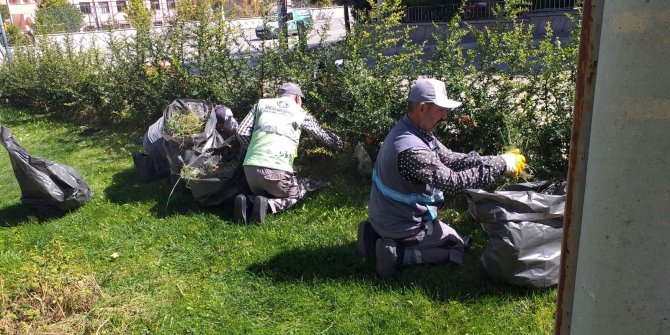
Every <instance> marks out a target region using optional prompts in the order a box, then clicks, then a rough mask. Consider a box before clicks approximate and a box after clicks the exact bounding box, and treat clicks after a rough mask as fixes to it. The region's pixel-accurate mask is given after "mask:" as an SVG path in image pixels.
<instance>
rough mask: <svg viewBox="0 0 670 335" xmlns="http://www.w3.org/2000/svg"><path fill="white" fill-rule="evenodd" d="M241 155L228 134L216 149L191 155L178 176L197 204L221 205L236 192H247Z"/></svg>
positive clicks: (234, 141) (243, 152)
mask: <svg viewBox="0 0 670 335" xmlns="http://www.w3.org/2000/svg"><path fill="white" fill-rule="evenodd" d="M244 154H245V151H240V146H239V143H238V142H237V141H236V139H235V138H234V137H231V138H229V139H227V140H226V141H224V144H223V145H221V146H220V147H218V148H210V149H208V150H207V151H205V152H203V153H201V154H199V155H197V156H194V155H192V156H191V160H190V161H189V162H188V164H186V165H185V166H184V167H183V168H182V171H181V175H180V177H181V178H182V179H183V180H184V181H185V184H186V187H187V188H189V189H190V190H191V193H192V194H193V197H194V198H195V199H196V200H197V201H198V202H199V203H201V204H203V205H205V206H218V205H221V204H222V203H224V202H226V201H228V200H231V199H233V198H234V197H235V196H236V195H238V194H249V193H251V191H250V190H249V185H248V184H247V179H246V178H245V176H244V168H243V166H242V163H243V162H244Z"/></svg>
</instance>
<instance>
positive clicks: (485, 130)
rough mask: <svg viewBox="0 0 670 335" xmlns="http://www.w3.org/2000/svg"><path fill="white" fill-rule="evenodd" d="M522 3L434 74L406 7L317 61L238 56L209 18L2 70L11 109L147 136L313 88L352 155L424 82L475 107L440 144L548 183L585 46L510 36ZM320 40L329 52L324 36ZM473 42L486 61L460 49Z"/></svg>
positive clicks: (43, 49) (449, 44) (436, 64)
mask: <svg viewBox="0 0 670 335" xmlns="http://www.w3.org/2000/svg"><path fill="white" fill-rule="evenodd" d="M521 2H522V1H507V2H506V9H505V10H504V11H501V12H500V13H498V23H497V24H495V25H493V26H490V27H488V28H487V29H483V30H477V29H474V28H472V27H469V26H462V25H461V22H459V21H458V20H457V17H458V16H456V17H455V19H454V20H452V22H451V23H450V24H449V32H448V33H445V34H444V35H441V36H436V39H437V45H436V50H435V55H434V57H433V58H432V59H430V60H423V59H424V58H422V56H423V50H424V49H423V44H416V43H414V42H412V41H411V39H410V37H409V33H410V30H409V28H407V27H405V26H403V25H401V24H400V19H401V15H402V13H401V11H400V10H399V8H401V7H400V6H399V2H398V1H396V2H385V5H384V7H383V8H379V9H376V12H374V13H373V14H372V15H369V17H382V18H384V19H383V20H381V22H378V21H375V20H368V21H365V20H362V21H358V22H355V23H354V24H353V28H352V31H351V33H350V34H349V35H348V36H347V38H346V39H344V40H342V41H340V42H337V43H322V44H320V45H318V46H317V47H310V48H307V46H306V45H305V44H304V43H300V42H299V41H298V40H297V38H295V37H291V38H290V40H291V41H290V43H288V45H289V46H285V45H284V44H279V46H277V47H269V46H265V44H261V45H260V46H259V47H257V48H255V49H254V48H252V49H244V50H241V51H240V50H239V48H241V47H242V46H243V45H244V43H242V44H240V41H242V40H244V39H245V38H244V35H243V34H242V33H241V32H240V31H238V30H236V29H235V28H234V27H231V26H229V25H228V24H227V21H225V20H224V19H223V17H221V16H219V15H216V14H212V13H211V12H210V11H199V12H198V13H199V14H197V15H198V17H197V21H194V22H193V21H192V22H184V21H182V20H177V21H176V22H175V23H174V24H173V26H172V27H170V28H168V29H167V30H165V31H164V32H163V33H156V32H150V31H145V30H141V31H139V32H138V35H137V38H133V39H124V40H114V39H112V38H111V35H110V42H109V46H108V48H107V50H106V51H105V52H102V51H97V50H91V49H89V50H88V51H81V50H80V49H79V48H78V46H75V45H73V44H72V43H71V40H70V42H69V43H66V44H65V45H64V46H57V45H55V44H53V43H50V42H48V41H47V39H46V38H40V39H39V41H38V47H30V48H23V49H19V50H17V51H16V52H15V55H14V58H13V59H12V61H11V62H5V63H4V64H3V65H2V67H1V68H0V77H1V78H0V89H1V90H2V95H3V98H4V99H6V101H8V103H10V104H13V105H16V106H20V107H23V108H27V109H31V110H32V111H34V112H35V113H50V114H51V115H53V116H54V117H58V118H61V119H64V120H71V121H73V122H82V121H84V122H98V123H100V124H101V125H106V126H109V127H120V126H128V125H134V126H135V127H138V128H144V127H146V126H147V125H148V124H149V123H150V122H152V121H153V120H155V118H157V117H158V116H159V115H161V113H162V110H163V108H165V106H166V105H167V104H168V103H169V102H170V101H171V100H173V99H176V98H202V99H210V100H212V101H215V102H218V103H224V104H226V105H228V106H230V107H231V108H232V109H233V111H234V113H235V115H236V117H238V118H241V117H242V116H244V115H245V114H246V112H247V111H248V110H249V108H250V107H251V106H252V104H253V103H254V102H255V101H256V100H257V99H259V98H261V97H264V96H272V95H274V93H275V90H276V87H277V86H278V85H279V84H280V83H282V82H283V81H288V80H291V81H295V82H298V83H300V84H301V85H302V86H303V88H304V91H305V92H306V94H307V99H306V108H307V109H308V110H309V111H310V112H312V113H314V114H316V115H317V117H318V118H320V119H321V120H323V122H324V123H325V124H326V125H327V126H329V127H331V128H334V129H335V130H337V131H338V132H340V133H341V134H342V135H343V136H344V137H345V138H346V140H347V141H349V142H352V143H353V142H358V141H363V140H365V139H366V138H367V139H370V138H372V141H370V143H371V144H370V149H372V151H375V149H376V148H377V147H378V144H379V142H380V141H382V140H383V138H384V136H385V135H386V133H387V132H388V131H389V129H390V128H391V127H392V126H393V124H394V123H395V121H396V120H397V119H398V118H399V117H400V116H401V115H402V114H403V113H405V110H406V103H405V99H406V92H407V88H408V84H409V83H411V82H412V81H413V80H414V79H416V78H417V77H418V76H428V77H436V78H440V79H443V80H445V81H447V83H448V87H449V90H450V94H451V95H452V96H456V97H459V98H460V99H461V100H463V101H464V107H462V108H460V109H458V110H454V111H453V112H452V113H451V114H452V120H450V122H445V124H444V128H443V129H441V130H440V133H439V136H440V138H441V139H442V140H443V142H445V143H447V144H449V146H451V147H453V148H454V149H457V150H465V151H467V150H477V151H479V152H481V153H485V154H490V153H498V152H501V151H503V150H505V149H506V148H508V147H519V148H520V149H521V150H522V151H524V152H525V153H526V154H527V155H528V157H529V161H530V164H531V166H532V167H533V169H534V172H535V175H536V176H537V177H549V176H561V175H565V173H566V171H567V155H568V143H569V136H570V124H571V113H572V100H573V95H574V92H573V90H574V76H575V65H576V58H577V45H578V40H577V36H578V35H577V34H576V32H575V34H574V36H573V37H572V38H571V41H570V43H568V44H567V45H563V44H560V43H558V42H557V40H556V39H555V38H554V36H553V35H552V34H551V29H547V30H548V31H549V33H548V34H547V36H546V37H545V38H544V39H543V41H542V42H541V43H540V44H539V45H537V44H536V43H533V39H532V36H531V27H528V26H527V25H524V24H521V23H513V24H512V23H510V22H515V21H514V20H512V21H510V19H513V18H514V17H515V15H516V14H517V13H518V12H519V11H520V10H521V9H519V8H521V7H520V3H521ZM517 9H518V10H517ZM313 33H316V34H320V35H321V36H322V38H325V35H324V34H325V33H326V32H325V31H320V32H313ZM466 34H471V35H473V36H474V37H475V39H476V41H477V47H475V48H474V49H468V50H466V49H464V48H463V47H462V45H461V43H460V41H461V40H462V38H463V37H464V36H465V35H466ZM257 44H258V43H255V45H257ZM397 46H402V47H403V48H402V49H396V47H397ZM389 50H395V51H396V52H389ZM338 59H342V60H343V62H342V64H343V65H342V66H338V65H336V63H335V61H336V60H338ZM4 99H3V100H4Z"/></svg>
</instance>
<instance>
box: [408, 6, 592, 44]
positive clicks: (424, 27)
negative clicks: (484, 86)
mask: <svg viewBox="0 0 670 335" xmlns="http://www.w3.org/2000/svg"><path fill="white" fill-rule="evenodd" d="M568 13H569V14H571V15H573V16H575V17H577V18H578V16H579V12H577V11H560V12H535V13H531V14H529V15H527V16H525V17H523V18H521V21H523V22H526V23H528V24H532V25H533V26H534V28H535V29H534V35H535V36H537V37H541V36H544V34H545V33H546V26H547V22H550V23H551V27H552V29H553V31H554V35H556V36H559V37H567V36H568V35H569V34H570V31H572V30H573V29H576V28H577V27H576V26H575V24H574V22H572V21H571V20H570V19H569V18H568V17H567V15H566V14H568ZM494 23H495V20H475V21H464V23H463V24H470V25H472V26H474V27H476V28H478V29H483V28H484V27H485V26H489V25H492V24H494ZM407 25H409V26H413V27H415V29H414V30H413V31H412V35H411V36H412V40H413V41H416V42H422V41H428V44H434V43H435V39H434V38H433V36H432V34H433V33H439V32H445V31H447V29H448V27H447V23H445V22H435V23H432V22H426V23H408V24H407ZM436 26H437V27H436ZM473 41H474V40H473V38H472V37H471V36H468V37H466V38H465V42H466V43H467V42H473Z"/></svg>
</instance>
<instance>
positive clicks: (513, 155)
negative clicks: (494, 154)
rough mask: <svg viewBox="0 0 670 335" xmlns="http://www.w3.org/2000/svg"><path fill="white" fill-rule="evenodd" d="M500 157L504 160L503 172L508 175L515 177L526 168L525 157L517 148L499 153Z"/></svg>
mask: <svg viewBox="0 0 670 335" xmlns="http://www.w3.org/2000/svg"><path fill="white" fill-rule="evenodd" d="M500 157H502V158H503V159H504V160H505V166H506V171H505V174H506V175H508V176H512V177H516V176H518V175H519V174H521V171H523V170H524V169H525V168H526V157H524V156H523V155H522V154H521V151H520V150H519V149H512V150H510V151H508V152H506V153H504V154H502V155H500Z"/></svg>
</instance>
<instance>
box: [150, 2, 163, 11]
mask: <svg viewBox="0 0 670 335" xmlns="http://www.w3.org/2000/svg"><path fill="white" fill-rule="evenodd" d="M151 7H153V8H154V10H161V2H160V0H151Z"/></svg>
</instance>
